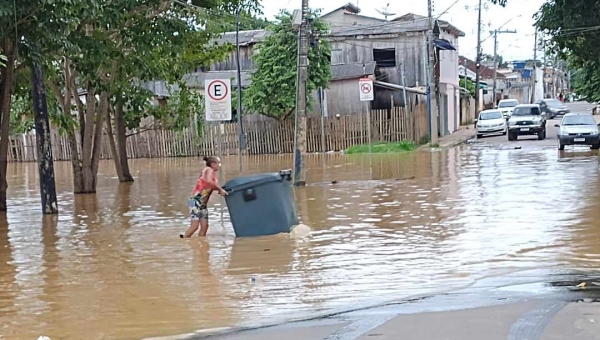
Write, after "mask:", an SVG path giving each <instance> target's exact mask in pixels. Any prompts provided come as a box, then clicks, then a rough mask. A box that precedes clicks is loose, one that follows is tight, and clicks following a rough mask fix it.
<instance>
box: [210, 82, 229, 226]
mask: <svg viewBox="0 0 600 340" xmlns="http://www.w3.org/2000/svg"><path fill="white" fill-rule="evenodd" d="M204 89H205V93H204V100H205V106H206V121H207V122H208V123H209V124H210V123H211V122H213V123H216V124H215V126H216V127H217V143H218V157H219V160H222V158H223V144H222V136H221V134H222V128H223V126H222V122H224V121H225V122H226V121H231V119H232V115H231V80H229V79H207V80H206V81H205V83H204ZM219 182H221V183H222V182H223V171H222V170H221V171H219ZM224 204H225V202H224V200H223V198H221V225H223V206H224Z"/></svg>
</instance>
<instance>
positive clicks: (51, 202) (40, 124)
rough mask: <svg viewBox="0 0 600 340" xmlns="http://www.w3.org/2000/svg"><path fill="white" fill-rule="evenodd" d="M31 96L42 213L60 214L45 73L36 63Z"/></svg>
mask: <svg viewBox="0 0 600 340" xmlns="http://www.w3.org/2000/svg"><path fill="white" fill-rule="evenodd" d="M31 96H32V98H33V112H34V113H35V140H36V149H37V159H38V171H39V174H40V193H41V197H42V213H43V214H44V215H52V214H58V205H57V202H56V184H55V181H54V160H53V159H52V141H51V139H50V122H49V121H48V106H47V103H46V87H45V85H44V71H43V70H42V67H41V66H40V65H39V64H37V63H34V65H33V66H32V68H31ZM70 100H71V99H70V98H68V99H67V101H69V102H70Z"/></svg>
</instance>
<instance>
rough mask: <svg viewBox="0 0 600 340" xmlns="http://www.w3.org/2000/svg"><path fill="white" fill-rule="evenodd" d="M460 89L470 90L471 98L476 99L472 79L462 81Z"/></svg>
mask: <svg viewBox="0 0 600 340" xmlns="http://www.w3.org/2000/svg"><path fill="white" fill-rule="evenodd" d="M459 83H460V87H463V88H465V89H467V90H469V94H470V95H471V97H475V82H474V81H472V80H471V79H466V80H465V79H460V82H459Z"/></svg>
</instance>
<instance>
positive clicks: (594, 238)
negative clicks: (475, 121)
mask: <svg viewBox="0 0 600 340" xmlns="http://www.w3.org/2000/svg"><path fill="white" fill-rule="evenodd" d="M245 161H246V173H258V172H266V171H276V170H279V169H283V168H289V167H290V164H291V159H290V157H289V156H264V157H262V156H261V157H251V158H246V159H245ZM235 162H236V159H235V157H232V158H226V159H224V162H223V163H224V167H225V171H224V173H223V176H224V179H227V178H232V177H235V176H236V175H237V164H236V163H235ZM324 162H325V168H324V167H323V164H324ZM307 164H308V167H309V169H308V177H307V180H308V182H309V183H311V184H310V185H309V186H308V187H306V188H302V189H299V190H297V191H296V201H297V205H298V210H299V214H300V218H301V220H302V222H303V223H304V224H306V225H308V226H310V227H311V228H312V232H311V233H310V235H308V236H307V237H305V238H303V239H294V238H290V237H289V236H288V235H277V236H271V237H263V238H251V239H235V238H234V234H233V230H232V228H231V225H230V223H229V220H228V216H227V213H226V211H223V212H222V210H221V206H220V205H219V203H220V201H219V199H218V198H213V200H212V202H213V204H212V206H211V214H212V215H211V229H210V231H209V236H208V237H207V238H206V239H198V238H194V239H192V240H180V239H179V238H178V233H179V232H181V231H183V230H184V228H185V227H186V226H187V224H188V219H187V206H186V198H187V195H188V194H189V191H190V190H191V187H192V186H193V184H194V182H195V179H196V176H197V175H198V171H199V170H200V161H199V160H198V159H190V158H187V159H160V160H134V161H132V162H131V167H132V169H133V174H134V176H135V178H136V182H135V183H133V184H132V185H119V184H118V183H117V180H116V176H114V175H113V173H114V168H113V165H112V164H111V163H110V162H104V163H102V164H101V167H100V175H99V188H98V193H97V195H87V196H73V195H72V194H71V193H70V190H71V185H70V183H71V178H70V175H69V174H70V168H69V167H70V165H69V163H66V162H63V163H57V164H56V172H57V187H58V198H59V209H60V211H61V213H60V215H59V216H57V217H42V215H41V213H40V203H39V195H38V178H37V168H36V165H35V164H33V163H32V164H10V166H9V185H10V189H9V197H10V202H9V206H10V212H9V213H8V214H7V215H6V216H3V217H2V218H1V220H0V339H14V340H25V339H37V337H38V336H40V335H47V336H49V337H51V338H52V339H53V340H56V339H67V340H71V339H73V340H75V339H86V340H99V339H142V338H145V337H152V336H163V335H174V334H181V333H187V332H192V331H195V330H199V329H209V328H216V327H229V326H243V325H258V324H265V323H276V322H283V321H286V320H290V319H296V318H306V317H313V316H318V315H322V314H326V313H332V312H337V311H342V310H348V309H352V308H356V307H360V306H366V305H374V304H378V303H383V302H388V301H393V300H398V299H403V298H408V297H413V296H422V295H428V294H435V293H437V292H443V291H449V290H453V289H458V288H464V287H468V286H469V285H472V284H474V283H475V282H477V281H478V280H481V279H482V278H489V277H492V276H498V275H504V274H506V273H514V272H518V271H520V270H526V269H531V268H537V269H539V268H569V269H570V268H576V269H578V270H596V269H598V266H599V265H600V225H599V222H598V221H599V218H600V203H599V202H600V197H599V183H598V175H599V162H598V154H597V153H596V154H593V153H588V152H583V153H566V154H564V155H562V156H561V155H559V153H557V152H556V151H555V150H529V151H527V150H492V149H475V148H469V147H464V148H459V149H452V150H448V151H446V152H434V153H430V152H418V153H414V154H403V155H386V156H373V157H371V158H369V157H368V156H341V155H328V156H326V157H325V160H323V159H322V158H321V157H320V156H311V157H309V158H308V160H307ZM332 181H337V184H331V182H332ZM221 220H222V221H223V222H222V223H221Z"/></svg>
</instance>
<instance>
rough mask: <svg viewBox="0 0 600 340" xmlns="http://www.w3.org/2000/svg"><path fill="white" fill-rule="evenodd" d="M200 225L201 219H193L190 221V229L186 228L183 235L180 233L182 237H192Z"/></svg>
mask: <svg viewBox="0 0 600 340" xmlns="http://www.w3.org/2000/svg"><path fill="white" fill-rule="evenodd" d="M199 226H200V220H199V219H192V222H191V223H190V227H189V228H188V230H186V231H185V233H184V234H183V235H180V236H181V238H190V237H192V235H194V233H195V232H196V230H198V227H199Z"/></svg>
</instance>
